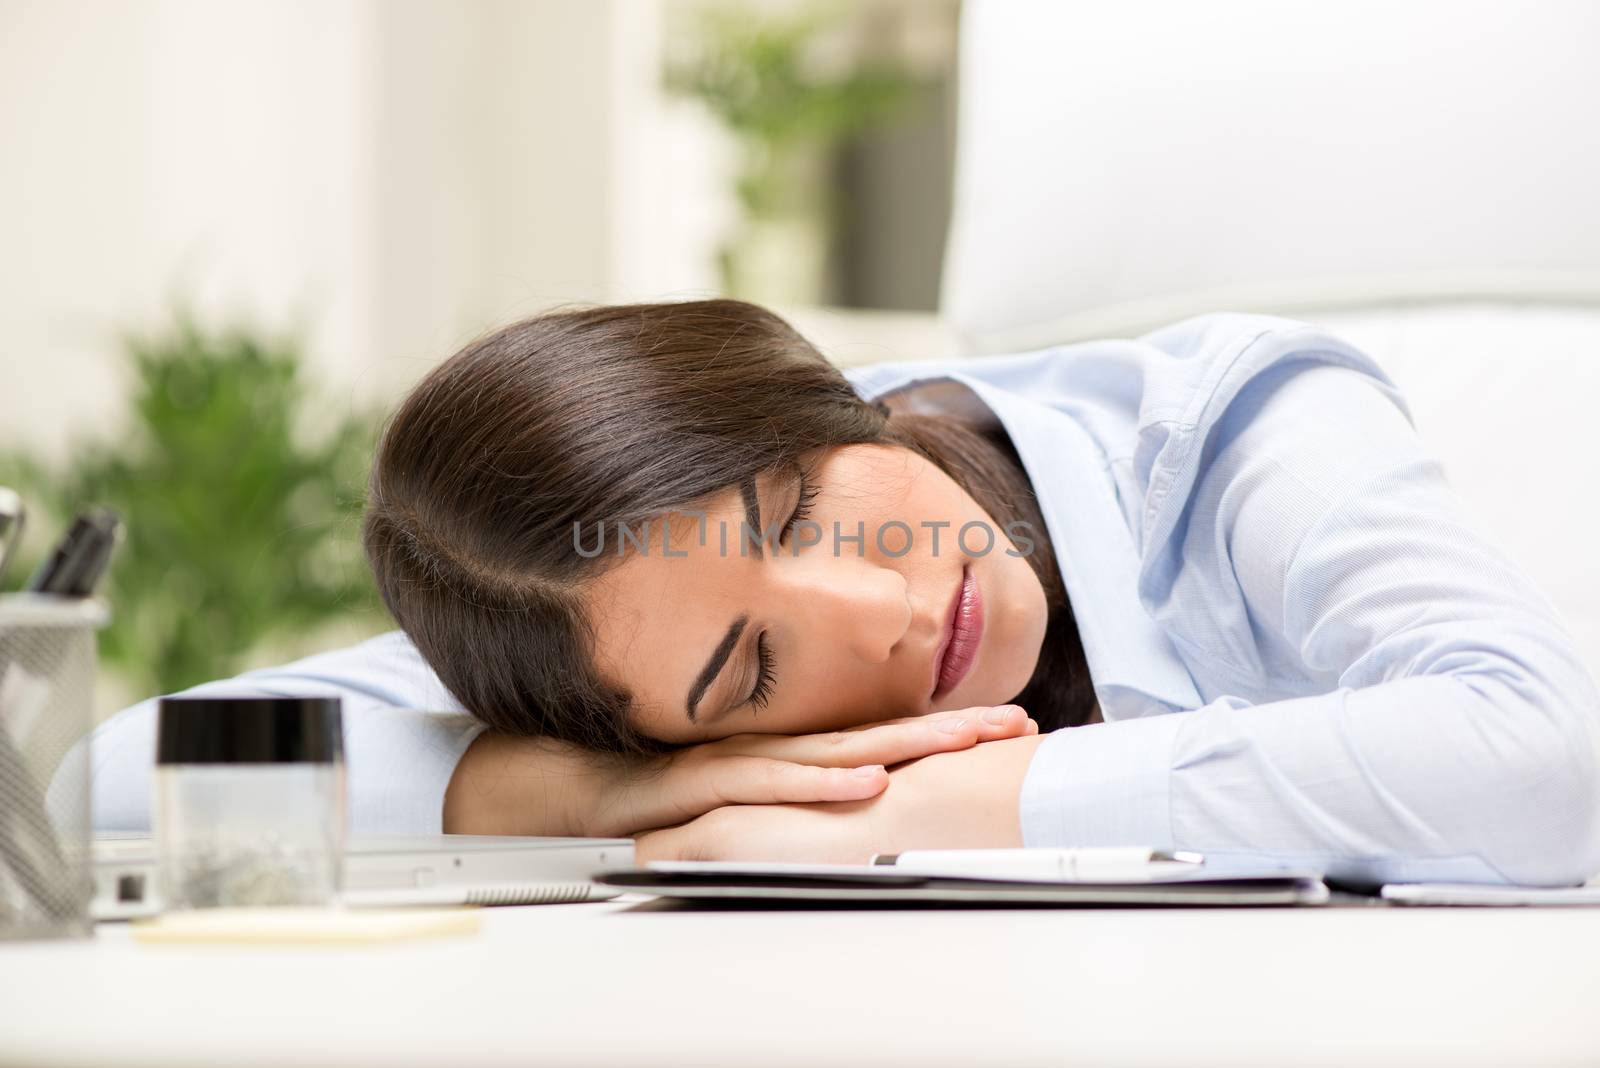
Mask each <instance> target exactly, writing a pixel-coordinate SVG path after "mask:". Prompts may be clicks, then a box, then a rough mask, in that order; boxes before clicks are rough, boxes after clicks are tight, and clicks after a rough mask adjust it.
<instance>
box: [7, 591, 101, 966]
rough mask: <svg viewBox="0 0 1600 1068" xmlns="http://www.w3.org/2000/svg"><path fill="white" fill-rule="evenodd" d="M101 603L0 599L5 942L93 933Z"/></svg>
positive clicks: (28, 596)
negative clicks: (92, 779) (93, 768)
mask: <svg viewBox="0 0 1600 1068" xmlns="http://www.w3.org/2000/svg"><path fill="white" fill-rule="evenodd" d="M109 618H110V616H109V613H108V612H107V610H106V608H105V606H104V605H103V604H101V603H100V602H98V601H92V600H80V599H70V598H62V597H52V596H44V595H40V594H28V593H19V594H11V595H7V596H0V940H5V939H15V938H51V937H70V936H75V935H85V934H88V933H89V932H90V931H92V930H93V926H94V924H93V920H92V919H91V917H90V914H89V905H90V902H91V900H92V898H93V870H92V867H91V851H90V845H91V840H90V830H89V828H90V817H89V753H88V746H87V745H77V743H78V742H79V741H81V740H83V739H84V738H86V737H87V735H88V734H89V732H90V730H91V728H92V727H93V726H94V677H95V632H96V631H97V630H99V629H100V628H101V627H103V626H105V624H106V622H107V621H108V620H109Z"/></svg>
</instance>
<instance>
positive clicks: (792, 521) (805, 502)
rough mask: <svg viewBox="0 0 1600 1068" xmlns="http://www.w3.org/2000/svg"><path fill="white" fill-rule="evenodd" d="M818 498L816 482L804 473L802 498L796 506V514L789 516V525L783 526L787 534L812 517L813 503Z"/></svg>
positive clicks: (801, 482)
mask: <svg viewBox="0 0 1600 1068" xmlns="http://www.w3.org/2000/svg"><path fill="white" fill-rule="evenodd" d="M816 499H817V486H816V484H815V483H814V482H812V481H811V480H810V479H809V478H807V477H806V476H805V475H804V474H802V475H801V476H800V499H799V501H798V502H796V504H795V506H794V514H793V515H791V516H790V517H789V525H788V526H786V527H784V528H783V529H784V533H785V534H793V533H794V531H795V528H796V527H798V526H799V525H800V524H801V523H803V522H805V521H806V520H807V519H809V518H811V505H812V504H813V503H814V502H815V501H816Z"/></svg>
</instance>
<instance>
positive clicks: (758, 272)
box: [0, 0, 957, 714]
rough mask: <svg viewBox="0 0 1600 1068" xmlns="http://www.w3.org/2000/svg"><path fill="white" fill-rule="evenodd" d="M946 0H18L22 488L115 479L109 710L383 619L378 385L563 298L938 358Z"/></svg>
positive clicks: (11, 418) (53, 517) (9, 38)
mask: <svg viewBox="0 0 1600 1068" xmlns="http://www.w3.org/2000/svg"><path fill="white" fill-rule="evenodd" d="M956 27H957V6H956V4H955V2H954V0H871V2H865V3H862V2H845V0H827V2H809V0H807V2H789V0H770V2H740V3H725V2H721V3H718V2H712V3H707V2H703V0H667V2H656V0H337V2H324V0H315V2H297V0H221V2H216V0H98V2H93V0H69V2H61V0H0V138H3V141H4V144H5V146H6V148H5V158H6V163H5V165H4V166H3V167H0V247H4V248H5V249H6V250H7V252H8V254H7V255H6V256H5V257H4V258H3V259H0V484H5V485H11V486H14V487H15V488H17V489H18V490H19V491H21V492H22V494H23V496H24V497H25V498H26V499H27V501H28V503H29V505H30V508H31V511H32V514H31V515H30V524H29V530H28V537H27V540H26V544H25V546H24V549H23V553H22V556H21V558H20V559H19V560H17V561H14V563H13V566H12V568H11V573H10V577H9V579H8V581H7V583H6V585H7V587H8V588H15V587H17V586H19V585H20V584H21V583H22V581H23V580H24V579H25V578H26V577H27V574H28V572H29V571H30V570H31V568H32V566H33V565H34V564H35V563H36V562H37V560H38V558H39V557H40V556H41V555H42V554H43V553H44V552H45V551H46V549H47V548H48V545H49V541H50V539H52V538H53V537H54V536H55V535H56V534H57V533H58V532H59V531H60V530H61V529H62V528H63V526H64V524H65V523H66V522H67V521H68V520H69V519H70V516H71V514H72V511H73V510H74V509H75V508H77V507H79V506H81V505H83V504H86V503H90V502H95V503H102V504H108V505H112V506H113V507H116V508H118V509H119V510H120V511H121V512H122V513H123V515H124V518H125V520H126V521H127V530H128V536H127V541H126V542H125V543H124V544H123V545H122V546H121V548H120V549H119V551H118V557H117V560H116V564H115V567H114V569H113V571H112V574H111V577H110V586H109V589H108V591H107V592H108V593H109V596H110V599H111V601H112V603H113V604H114V606H115V622H114V624H113V626H112V628H111V629H110V631H109V632H108V633H107V634H106V635H105V636H104V637H103V640H102V649H101V655H102V662H103V664H104V665H105V667H106V668H107V669H108V670H107V672H106V678H105V683H104V685H102V687H101V691H102V692H101V694H100V697H99V704H100V711H101V713H102V714H104V713H105V712H107V711H109V710H115V709H116V708H119V707H122V706H123V705H124V704H126V703H129V702H130V701H132V700H134V699H137V698H139V697H142V696H146V695H148V694H150V693H154V692H157V691H170V690H172V689H176V688H179V687H182V686H187V685H189V684H192V683H196V682H200V681H204V680H206V679H211V678H218V677H223V676H226V675H229V674H233V673H235V672H237V671H239V670H243V669H245V668H247V667H250V666H257V665H263V664H268V663H276V662H282V661H283V660H285V659H289V658H292V657H294V656H295V655H298V654H300V653H302V652H308V651H312V650H315V649H320V648H327V647H331V646H332V645H335V644H339V643H341V642H343V641H346V640H354V639H356V638H359V637H361V636H363V635H364V634H368V633H375V632H377V631H380V630H384V629H387V628H388V627H389V626H390V624H389V622H388V620H387V617H386V615H385V614H384V613H383V611H382V608H381V606H380V605H378V604H377V603H376V600H375V597H374V595H373V593H372V590H371V585H370V582H369V581H368V580H367V578H366V573H365V568H364V565H363V563H362V561H361V558H360V554H359V549H358V545H357V538H356V526H355V521H354V517H355V516H356V515H357V513H358V510H359V502H360V496H361V489H362V480H363V479H364V477H365V471H366V464H367V460H368V457H369V456H370V450H371V446H372V441H373V439H374V435H375V433H376V430H377V427H378V425H379V421H380V419H381V416H382V414H383V413H384V412H385V411H386V410H387V409H388V407H389V406H390V405H392V404H393V403H394V401H395V400H396V399H397V398H398V397H399V396H400V395H401V394H402V393H403V392H404V391H405V390H406V389H407V388H408V387H409V386H410V385H411V384H412V383H413V382H414V381H415V380H416V379H417V377H419V376H420V375H421V374H422V373H423V372H424V371H425V370H426V369H427V368H428V367H430V366H431V365H433V364H434V363H436V362H437V361H439V360H441V359H443V358H444V357H445V356H448V355H449V354H450V353H451V352H453V351H455V350H456V349H457V348H458V347H459V346H461V345H462V344H463V343H465V342H466V341H468V340H470V339H471V338H472V337H473V336H475V335H477V334H478V333H480V332H482V331H484V330H487V329H490V328H492V327H495V326H498V325H501V324H503V323H505V322H508V321H511V320H513V319H515V318H519V317H522V316H526V315H530V314H533V313H535V312H537V311H539V310H540V309H541V308H544V307H548V306H551V305H554V304H558V303H562V302H567V301H574V300H579V301H591V300H593V301H626V300H645V299H651V300H654V299H693V298H699V297H706V296H713V295H717V294H731V295H734V296H739V297H743V298H745V299H749V300H754V301H759V302H761V303H764V304H767V305H769V306H772V307H774V308H777V309H779V310H780V311H781V312H783V313H785V314H788V315H790V316H791V318H793V319H794V320H795V321H796V322H797V323H803V324H804V327H803V328H804V329H806V331H807V333H808V336H811V337H813V339H814V340H817V341H818V343H819V344H821V343H823V342H825V341H826V340H827V339H828V338H830V337H832V338H836V339H838V340H839V342H840V343H841V347H843V348H845V349H851V350H854V351H856V352H857V353H858V354H859V355H862V356H867V357H871V356H875V355H879V354H883V355H888V354H891V350H892V352H893V354H897V355H911V354H919V353H927V354H936V353H934V352H931V351H929V346H930V345H948V344H949V343H950V342H949V340H948V338H947V337H946V336H945V334H944V333H943V332H942V331H941V330H940V329H939V327H938V324H937V323H936V321H934V320H933V317H932V315H931V314H930V313H931V312H932V311H933V309H934V308H935V307H936V304H937V299H938V285H939V272H940V259H941V255H942V250H943V245H944V240H945V227H946V222H947V218H948V214H949V208H950V204H949V201H950V182H951V166H952V152H953V137H954V115H953V107H954V99H955V96H954V92H955V90H954V81H953V79H954V68H955V47H956V45H955V42H956Z"/></svg>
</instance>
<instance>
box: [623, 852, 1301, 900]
mask: <svg viewBox="0 0 1600 1068" xmlns="http://www.w3.org/2000/svg"><path fill="white" fill-rule="evenodd" d="M939 852H940V853H946V852H950V851H939ZM955 852H961V853H968V852H970V853H972V854H978V853H983V852H996V853H1011V852H1014V851H1009V850H999V851H983V850H973V851H955ZM1015 852H1022V851H1015ZM1027 852H1034V851H1027ZM1037 852H1038V853H1039V854H1041V856H1040V857H1038V858H1034V859H1035V860H1037V861H1039V863H1035V864H1033V865H1032V869H1033V870H1028V869H1027V866H1021V865H1017V864H1015V863H1002V864H998V865H997V866H994V867H992V868H991V869H990V870H988V871H987V872H985V871H975V870H974V869H975V868H981V867H982V865H981V863H980V862H979V861H978V860H976V859H969V858H965V857H963V858H952V859H951V862H950V863H949V865H948V870H942V869H940V868H939V867H937V866H936V864H935V862H936V861H937V859H938V858H936V857H932V855H931V854H924V855H923V856H922V857H921V858H920V859H919V861H918V863H916V864H907V866H906V867H905V868H902V867H901V866H900V863H898V861H899V860H901V859H902V858H903V859H906V860H911V859H913V858H914V857H915V856H916V855H914V854H912V853H910V852H907V853H904V854H901V855H900V857H897V858H895V860H896V862H895V863H889V862H886V861H884V859H883V858H879V863H875V864H792V863H770V862H746V861H666V860H660V861H652V862H651V863H650V864H649V865H647V866H646V867H645V868H643V869H638V868H630V869H626V870H617V871H605V872H598V873H596V874H595V875H594V876H593V879H594V881H595V882H597V883H600V884H602V885H607V886H614V887H618V888H621V889H625V890H630V891H634V892H636V893H646V894H652V895H655V896H658V897H668V898H684V899H694V898H718V899H722V900H730V899H735V900H737V899H743V900H766V901H773V900H780V901H781V900H794V901H816V900H840V901H859V902H886V903H887V902H898V901H907V902H909V901H949V902H991V903H1003V902H1019V903H1029V904H1057V905H1075V904H1083V905H1104V904H1114V905H1321V904H1326V903H1327V901H1328V888H1327V886H1326V885H1324V883H1323V882H1322V878H1321V875H1320V873H1318V872H1314V871H1304V870H1294V869H1277V868H1274V869H1264V870H1261V871H1241V870H1238V869H1229V870H1227V871H1222V872H1208V871H1206V870H1205V866H1204V864H1203V862H1202V861H1201V860H1200V859H1199V858H1194V859H1192V860H1184V861H1179V860H1177V859H1175V857H1174V856H1173V855H1163V854H1153V853H1151V854H1150V855H1149V856H1148V857H1147V858H1146V860H1147V861H1148V863H1146V864H1142V865H1141V864H1132V863H1131V862H1130V858H1129V857H1128V856H1127V855H1126V852H1125V851H1124V854H1123V855H1122V856H1120V857H1117V858H1111V857H1109V856H1108V857H1105V858H1092V857H1084V856H1082V855H1081V854H1082V853H1084V852H1087V851H1075V852H1078V853H1079V854H1080V855H1079V856H1078V857H1076V858H1074V864H1073V865H1072V866H1071V869H1070V870H1071V871H1072V872H1075V873H1084V874H1073V875H1071V876H1070V877H1063V876H1062V875H1060V874H1051V873H1049V872H1048V871H1046V870H1044V869H1045V868H1047V867H1049V864H1048V863H1045V861H1046V859H1047V858H1044V857H1043V856H1042V854H1045V853H1056V852H1061V851H1055V850H1039V851H1037ZM1146 852H1147V853H1149V852H1150V851H1146ZM1185 856H1186V857H1190V858H1192V857H1193V854H1187V855H1185ZM930 858H931V859H930ZM997 859H998V860H1001V861H1007V862H1014V861H1015V860H1016V859H1017V858H1013V857H1000V858H997ZM912 868H915V869H916V870H910V869H912ZM1008 869H1011V870H1008Z"/></svg>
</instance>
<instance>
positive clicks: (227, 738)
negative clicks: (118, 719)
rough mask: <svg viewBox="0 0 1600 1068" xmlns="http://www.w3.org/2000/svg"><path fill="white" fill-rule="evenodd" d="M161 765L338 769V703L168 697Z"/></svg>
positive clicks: (160, 746) (158, 747) (159, 741)
mask: <svg viewBox="0 0 1600 1068" xmlns="http://www.w3.org/2000/svg"><path fill="white" fill-rule="evenodd" d="M158 707H159V710H160V717H159V718H160V724H161V725H160V728H159V729H158V731H157V741H156V763H157V764H302V763H304V764H335V763H339V762H341V761H342V760H343V759H344V739H343V731H342V729H341V726H340V717H339V698H337V697H163V698H162V699H161V703H160V705H159V706H158Z"/></svg>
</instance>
